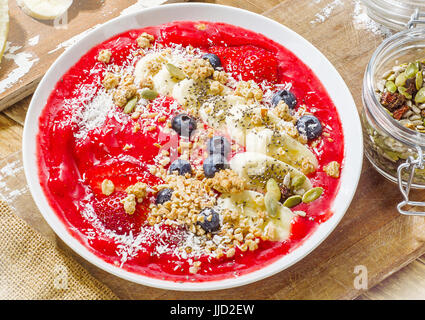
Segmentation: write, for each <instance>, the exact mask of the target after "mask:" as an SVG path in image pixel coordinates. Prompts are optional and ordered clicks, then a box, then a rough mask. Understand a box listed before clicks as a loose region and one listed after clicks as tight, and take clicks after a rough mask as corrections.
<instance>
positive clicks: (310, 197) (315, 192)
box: [302, 187, 323, 203]
mask: <svg viewBox="0 0 425 320" xmlns="http://www.w3.org/2000/svg"><path fill="white" fill-rule="evenodd" d="M322 193H323V188H321V187H317V188H313V189H310V190H308V191H307V192H306V193H304V195H303V197H302V201H303V202H304V203H310V202H312V201H314V200H316V199H317V198H319V197H320V196H321V195H322Z"/></svg>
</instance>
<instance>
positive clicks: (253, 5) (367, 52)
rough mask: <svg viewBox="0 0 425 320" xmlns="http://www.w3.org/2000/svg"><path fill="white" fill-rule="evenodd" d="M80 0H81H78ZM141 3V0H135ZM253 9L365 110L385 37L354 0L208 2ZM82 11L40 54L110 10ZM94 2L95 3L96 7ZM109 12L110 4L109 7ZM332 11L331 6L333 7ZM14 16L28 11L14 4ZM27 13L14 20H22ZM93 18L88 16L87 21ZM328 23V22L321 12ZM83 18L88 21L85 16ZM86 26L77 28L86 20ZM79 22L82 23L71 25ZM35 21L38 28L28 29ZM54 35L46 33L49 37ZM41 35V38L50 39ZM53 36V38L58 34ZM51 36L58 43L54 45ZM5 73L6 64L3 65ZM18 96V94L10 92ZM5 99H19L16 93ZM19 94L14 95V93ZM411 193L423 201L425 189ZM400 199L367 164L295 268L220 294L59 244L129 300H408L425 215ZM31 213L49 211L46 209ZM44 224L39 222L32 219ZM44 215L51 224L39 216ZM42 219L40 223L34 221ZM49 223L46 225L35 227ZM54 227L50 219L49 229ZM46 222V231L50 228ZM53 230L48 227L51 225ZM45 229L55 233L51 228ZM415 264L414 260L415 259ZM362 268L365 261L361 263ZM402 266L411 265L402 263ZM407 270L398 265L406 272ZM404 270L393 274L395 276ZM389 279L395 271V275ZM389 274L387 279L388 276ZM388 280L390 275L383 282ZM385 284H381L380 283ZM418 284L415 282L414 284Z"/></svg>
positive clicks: (422, 293) (421, 280) (16, 129)
mask: <svg viewBox="0 0 425 320" xmlns="http://www.w3.org/2000/svg"><path fill="white" fill-rule="evenodd" d="M77 2H78V1H77ZM129 2H131V1H112V0H106V1H104V6H105V7H106V8H109V9H107V10H110V8H111V7H113V6H117V7H119V8H120V9H118V10H121V8H123V7H125V6H126V5H128V3H129ZM132 2H134V1H132ZM206 2H214V3H218V4H225V5H231V6H236V7H240V8H245V9H247V10H250V11H253V12H257V13H260V14H263V15H265V16H267V17H269V18H271V19H274V20H276V21H278V22H280V23H282V24H284V25H286V26H288V27H289V28H291V29H293V30H294V31H296V32H297V33H299V34H301V35H302V36H303V37H305V38H306V39H307V40H309V41H310V42H312V43H313V45H315V46H316V47H317V48H318V49H319V50H320V51H322V52H323V54H324V55H325V56H326V57H327V58H328V59H329V60H330V61H331V63H332V64H333V65H334V66H335V67H336V68H337V70H338V71H339V72H340V74H341V75H342V77H343V78H344V80H345V81H346V83H347V85H348V87H349V88H350V90H351V93H352V95H353V97H354V99H355V101H356V104H357V108H358V109H359V110H360V109H361V107H362V104H361V88H362V77H363V74H364V70H365V67H366V64H367V63H368V61H369V59H370V56H371V55H372V53H373V51H374V50H375V48H376V47H377V46H378V45H379V44H380V43H381V42H382V40H383V38H382V37H381V36H380V35H377V34H374V33H372V32H370V31H368V30H365V29H361V28H358V27H356V25H355V24H354V23H353V10H354V2H353V1H351V0H340V1H335V0H297V1H293V0H261V1H259V0H216V1H213V0H209V1H206ZM81 3H84V4H81V5H82V7H81V8H82V9H81V8H75V9H74V10H76V12H75V13H73V17H74V18H73V19H71V21H70V28H69V29H68V30H61V31H58V30H54V29H53V28H52V26H48V25H44V26H43V30H45V31H44V32H45V33H44V36H45V37H46V38H45V39H44V38H43V39H44V40H43V42H42V41H41V40H40V46H38V47H33V48H32V50H34V51H35V53H36V54H37V55H38V56H43V55H46V52H47V51H49V50H51V48H55V47H56V45H57V43H59V42H61V41H64V40H65V39H67V38H68V37H70V36H72V35H74V34H76V33H78V32H81V31H83V30H84V29H87V28H88V27H90V26H92V25H96V24H97V23H100V22H102V21H105V19H108V18H110V16H103V15H102V14H99V13H98V12H99V10H100V12H102V9H101V8H99V7H97V5H95V3H98V1H94V0H93V1H89V0H87V1H81ZM92 3H93V4H92ZM326 6H328V7H332V10H331V13H330V14H329V16H328V17H326V18H325V19H323V20H324V21H323V22H318V14H321V13H323V12H324V11H323V10H324V8H326ZM108 12H109V11H108ZM327 12H328V11H327ZM12 13H15V14H17V15H18V16H20V15H21V13H20V12H18V11H17V9H16V8H14V7H13V6H12ZM19 19H21V18H12V23H14V22H15V23H17V21H20V20H19ZM82 20H83V21H85V22H84V23H81V22H80V21H82ZM319 20H320V19H319ZM77 22H79V23H77ZM35 24H39V22H31V24H29V25H27V24H26V25H25V28H24V27H23V26H22V25H21V26H20V31H19V33H18V32H17V31H15V32H12V33H11V39H13V41H20V40H15V39H14V38H13V37H18V38H17V39H20V37H21V36H24V37H25V38H24V40H22V44H24V43H25V41H27V39H29V38H30V34H29V32H30V31H28V30H29V29H30V28H32V27H34V28H35ZM77 24H78V25H77ZM71 25H72V26H73V27H71ZM29 26H32V27H29ZM50 32H51V34H52V35H53V34H54V35H55V36H54V38H55V40H53V36H52V37H47V34H49V33H50ZM41 39H42V38H41ZM49 39H50V40H49ZM50 41H55V42H54V44H52V43H50ZM58 54H59V52H55V53H54V54H52V55H51V56H50V55H49V56H48V57H47V58H46V60H45V61H42V60H40V63H39V65H38V66H37V67H36V68H34V69H33V70H32V71H31V73H30V74H28V75H27V77H26V82H25V83H27V85H28V84H31V83H33V82H36V81H37V79H39V77H40V74H42V73H43V72H44V71H45V70H46V68H47V67H48V66H49V65H50V64H51V63H52V61H53V60H54V59H55V58H56V57H57V55H58ZM1 70H2V72H3V71H4V70H3V67H2V69H1ZM9 94H10V93H9ZM11 94H12V98H5V96H4V95H0V99H2V97H3V99H6V100H3V101H16V99H18V97H17V96H15V97H13V95H14V93H13V92H12V93H11ZM8 99H10V100H8ZM29 101H30V97H29V98H26V99H23V100H22V101H20V102H19V103H17V104H15V105H13V106H12V107H10V108H8V109H7V110H5V111H4V112H3V113H2V114H0V157H6V156H7V155H8V154H10V153H12V152H14V151H17V150H19V149H20V146H21V134H22V125H23V121H24V119H25V113H26V109H27V107H28V103H29ZM412 196H413V197H414V198H415V199H418V200H424V198H425V196H424V193H423V192H419V191H416V192H413V193H412ZM400 200H401V196H400V194H399V191H398V189H397V187H396V186H395V185H394V184H392V183H390V182H388V181H386V180H385V179H384V178H383V177H381V176H380V175H379V174H378V173H377V172H376V171H375V170H374V169H373V168H372V167H371V165H370V164H369V163H368V162H367V161H364V166H363V171H362V176H361V179H360V183H359V187H358V190H357V192H356V195H355V197H354V199H353V202H352V204H351V206H350V208H349V210H348V211H347V213H346V215H345V217H344V218H343V219H342V221H341V223H340V224H339V225H338V227H337V228H336V229H335V231H334V232H333V233H332V234H331V235H330V236H329V237H328V238H327V239H326V240H325V241H324V242H323V243H322V244H321V245H320V246H319V247H318V248H317V249H316V250H315V251H313V252H312V253H311V254H310V255H308V256H307V257H306V258H305V259H303V260H302V261H300V262H298V263H297V264H295V265H294V266H292V267H291V268H289V269H287V270H285V271H283V272H280V273H279V274H277V275H275V276H273V277H270V278H268V279H265V280H262V281H259V282H256V283H254V284H251V285H247V286H244V287H241V288H235V289H229V290H221V291H214V292H203V293H200V292H197V293H190V292H174V291H165V290H159V289H153V288H148V287H144V286H140V285H136V284H133V283H130V282H128V281H125V280H122V279H119V278H117V277H115V276H112V275H110V274H108V273H106V272H104V271H102V270H100V269H98V268H96V267H94V266H93V265H91V264H90V263H88V262H86V261H84V260H83V259H81V258H80V257H79V256H77V255H76V254H75V253H74V252H72V251H71V250H70V249H68V248H67V247H66V245H65V244H63V243H62V242H61V241H60V240H59V239H56V241H57V243H58V245H59V246H61V247H62V248H64V249H65V250H67V251H68V252H69V254H71V255H73V256H74V257H75V258H76V259H77V260H78V261H79V262H80V263H81V264H82V265H83V266H84V267H86V268H87V269H88V270H89V271H90V273H92V274H93V275H94V276H95V277H96V278H98V279H100V280H101V281H103V282H104V283H105V284H107V285H108V286H109V287H110V288H111V289H112V290H113V291H114V292H115V293H116V294H117V295H118V296H119V297H121V298H126V299H189V298H190V299H212V298H216V299H234V298H238V299H353V298H356V297H358V298H360V299H384V298H393V299H403V298H409V297H414V298H425V290H424V289H422V286H423V287H425V263H424V261H425V260H423V259H417V258H418V257H420V256H421V255H423V254H424V253H425V244H424V241H425V220H424V218H419V217H405V216H401V215H399V214H398V213H397V211H396V209H395V206H396V204H397V203H398V202H399V201H400ZM31 215H40V214H39V213H38V212H37V210H33V211H31ZM26 216H27V219H26V220H27V221H29V223H31V222H30V220H31V221H37V224H40V223H44V221H42V220H40V219H28V212H27V213H26ZM40 221H42V222H40ZM33 223H34V222H33ZM36 227H40V226H36ZM43 228H45V226H43ZM43 228H39V229H43ZM47 229H48V228H47ZM47 229H46V230H47ZM412 261H413V263H412V264H409V263H411V262H412ZM359 266H360V267H359ZM356 268H363V269H364V270H367V289H370V290H363V289H359V288H358V287H356V286H355V281H356V277H357V276H358V275H357V274H356V273H355V270H356ZM402 268H403V269H402ZM400 269H402V270H401V271H399V272H397V271H398V270H400ZM395 272H397V273H396V274H395V275H393V276H391V277H389V276H390V275H392V274H393V273H395ZM388 277H389V278H388ZM386 278H388V279H387V280H385V281H383V280H384V279H386ZM382 281H383V282H382ZM376 285H377V286H376ZM410 287H412V288H413V289H412V290H410Z"/></svg>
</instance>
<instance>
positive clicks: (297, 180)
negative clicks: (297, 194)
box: [291, 176, 305, 189]
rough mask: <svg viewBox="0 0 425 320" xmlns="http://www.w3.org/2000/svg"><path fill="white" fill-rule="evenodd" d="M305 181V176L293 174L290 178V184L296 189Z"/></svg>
mask: <svg viewBox="0 0 425 320" xmlns="http://www.w3.org/2000/svg"><path fill="white" fill-rule="evenodd" d="M304 182H305V176H295V177H293V178H292V180H291V186H292V187H293V188H294V189H296V188H298V187H300V186H302V185H303V183H304Z"/></svg>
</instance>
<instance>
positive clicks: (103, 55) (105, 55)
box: [97, 49, 112, 63]
mask: <svg viewBox="0 0 425 320" xmlns="http://www.w3.org/2000/svg"><path fill="white" fill-rule="evenodd" d="M111 56H112V52H111V50H109V49H105V50H101V51H100V52H99V55H98V56H97V60H98V61H100V62H104V63H109V61H110V60H111Z"/></svg>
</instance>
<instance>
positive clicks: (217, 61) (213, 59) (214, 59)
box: [202, 53, 221, 69]
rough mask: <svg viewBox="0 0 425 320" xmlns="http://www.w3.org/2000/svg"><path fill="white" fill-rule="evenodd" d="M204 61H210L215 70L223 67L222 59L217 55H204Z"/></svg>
mask: <svg viewBox="0 0 425 320" xmlns="http://www.w3.org/2000/svg"><path fill="white" fill-rule="evenodd" d="M202 59H205V60H206V59H208V61H209V62H210V64H211V66H212V67H213V68H214V69H217V68H220V67H221V60H220V58H219V57H218V56H217V55H215V54H214V53H207V54H204V55H203V56H202Z"/></svg>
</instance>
